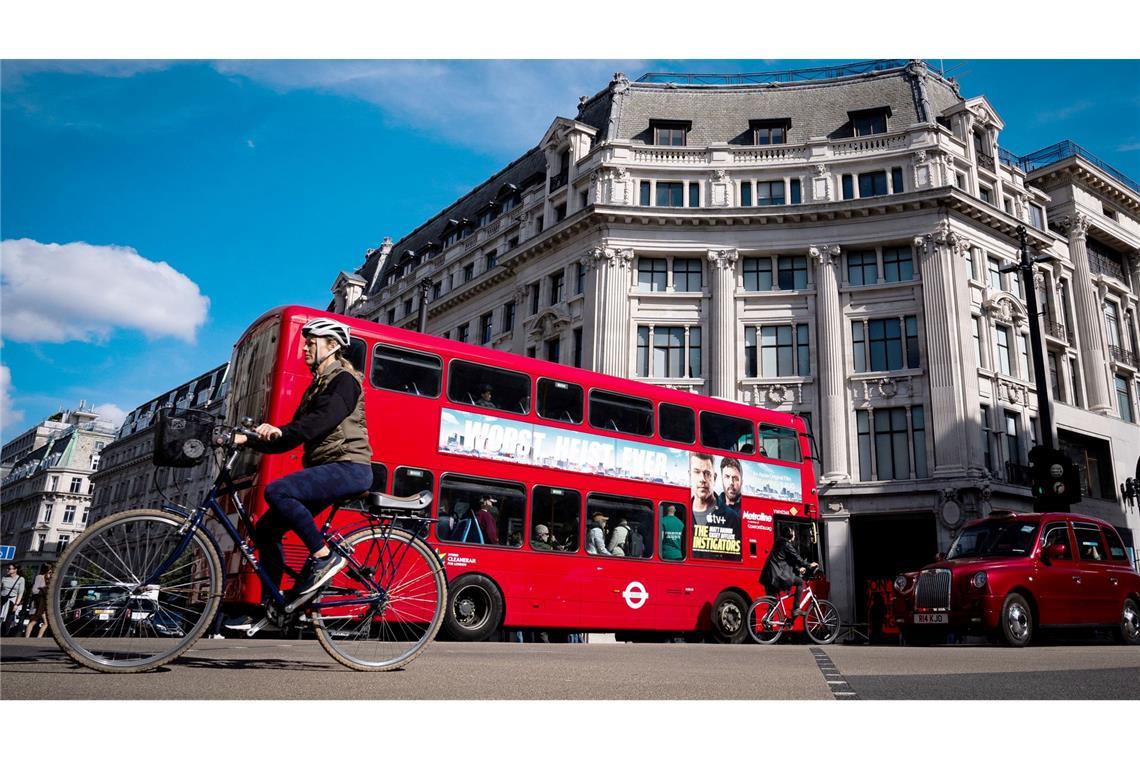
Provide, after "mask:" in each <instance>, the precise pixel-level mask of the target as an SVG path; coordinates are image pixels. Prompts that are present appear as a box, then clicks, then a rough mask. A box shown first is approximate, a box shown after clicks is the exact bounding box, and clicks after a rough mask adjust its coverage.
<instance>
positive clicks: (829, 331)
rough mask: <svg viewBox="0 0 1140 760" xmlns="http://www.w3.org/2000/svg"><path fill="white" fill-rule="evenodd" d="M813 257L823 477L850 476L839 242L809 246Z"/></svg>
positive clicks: (835, 478)
mask: <svg viewBox="0 0 1140 760" xmlns="http://www.w3.org/2000/svg"><path fill="white" fill-rule="evenodd" d="M808 254H809V255H810V256H811V257H812V258H813V259H815V260H816V264H817V266H816V270H815V271H816V277H815V292H816V314H817V315H818V320H819V321H818V330H819V344H818V345H819V351H818V358H817V361H816V377H818V378H819V404H820V411H821V413H822V417H823V419H822V420H821V421H820V425H819V430H820V431H821V432H822V434H823V447H822V451H823V480H826V481H835V480H850V479H851V476H850V474H849V473H848V472H847V464H848V463H847V440H848V435H847V426H848V423H849V421H850V420H851V419H852V414H851V412H850V410H849V409H848V405H847V391H846V389H845V382H844V381H845V379H846V377H847V367H846V365H845V363H844V361H843V315H842V313H841V312H840V309H839V278H838V276H837V274H836V271H835V269H836V267H838V266H839V246H838V245H818V246H812V247H811V248H809V249H808Z"/></svg>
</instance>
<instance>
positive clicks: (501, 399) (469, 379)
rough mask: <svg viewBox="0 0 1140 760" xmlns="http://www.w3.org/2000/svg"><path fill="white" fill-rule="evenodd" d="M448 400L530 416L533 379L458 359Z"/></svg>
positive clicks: (449, 379) (449, 383)
mask: <svg viewBox="0 0 1140 760" xmlns="http://www.w3.org/2000/svg"><path fill="white" fill-rule="evenodd" d="M447 397H448V398H449V399H451V400H452V401H454V402H456V403H457V404H473V405H475V406H481V407H484V408H485V409H501V410H502V411H504V412H514V413H515V414H526V413H527V412H529V411H530V378H529V377H528V376H527V375H524V374H522V373H521V372H508V371H507V370H505V369H499V368H497V367H488V366H487V365H485V364H472V363H471V362H464V361H458V360H457V361H453V362H452V363H451V368H450V371H449V372H448V377H447Z"/></svg>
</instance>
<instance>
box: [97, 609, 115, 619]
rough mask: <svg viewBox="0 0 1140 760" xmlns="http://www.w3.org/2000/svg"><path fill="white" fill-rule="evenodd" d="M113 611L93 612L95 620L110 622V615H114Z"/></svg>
mask: <svg viewBox="0 0 1140 760" xmlns="http://www.w3.org/2000/svg"><path fill="white" fill-rule="evenodd" d="M114 614H115V611H114V610H95V618H96V619H97V620H110V619H111V615H114Z"/></svg>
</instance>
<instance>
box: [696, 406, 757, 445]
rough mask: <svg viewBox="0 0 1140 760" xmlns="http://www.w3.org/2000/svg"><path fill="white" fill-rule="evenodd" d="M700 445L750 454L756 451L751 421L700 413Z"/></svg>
mask: <svg viewBox="0 0 1140 760" xmlns="http://www.w3.org/2000/svg"><path fill="white" fill-rule="evenodd" d="M701 445H702V446H708V447H709V448H710V449H723V450H724V451H738V452H740V453H741V454H751V453H753V452H754V451H755V450H756V449H755V444H754V439H753V433H752V421H751V420H745V419H741V418H740V417H729V416H728V415H724V414H717V413H716V412H701Z"/></svg>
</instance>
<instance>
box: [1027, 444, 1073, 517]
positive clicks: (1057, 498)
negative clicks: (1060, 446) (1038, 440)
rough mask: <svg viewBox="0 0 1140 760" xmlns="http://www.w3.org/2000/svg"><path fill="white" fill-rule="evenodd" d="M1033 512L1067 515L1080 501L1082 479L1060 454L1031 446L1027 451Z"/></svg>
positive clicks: (1070, 463)
mask: <svg viewBox="0 0 1140 760" xmlns="http://www.w3.org/2000/svg"><path fill="white" fill-rule="evenodd" d="M1029 478H1030V481H1031V483H1032V489H1033V511H1034V512H1068V511H1069V505H1070V504H1076V503H1077V502H1079V501H1080V500H1081V478H1080V472H1079V471H1078V470H1077V466H1076V465H1075V464H1073V460H1071V459H1069V457H1068V456H1067V455H1066V454H1065V452H1063V451H1056V450H1055V449H1047V448H1045V447H1044V446H1034V447H1033V448H1032V449H1031V450H1030V451H1029Z"/></svg>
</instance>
